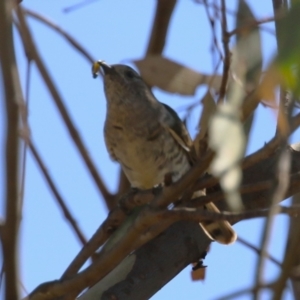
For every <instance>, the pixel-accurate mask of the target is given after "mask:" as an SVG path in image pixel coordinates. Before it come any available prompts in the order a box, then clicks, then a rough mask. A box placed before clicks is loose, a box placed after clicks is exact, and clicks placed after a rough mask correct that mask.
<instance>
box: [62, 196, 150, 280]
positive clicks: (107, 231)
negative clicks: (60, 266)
mask: <svg viewBox="0 0 300 300" xmlns="http://www.w3.org/2000/svg"><path fill="white" fill-rule="evenodd" d="M153 198H154V195H153V193H152V191H140V192H139V193H129V194H127V195H125V196H124V197H122V198H121V199H120V200H119V203H120V205H121V206H122V208H121V207H116V208H114V209H113V210H112V211H111V212H110V213H109V215H108V216H107V218H106V220H105V221H104V222H103V223H102V224H101V225H100V226H99V228H98V229H97V231H96V232H95V233H94V235H93V236H92V238H91V239H90V240H89V241H88V242H87V244H86V245H85V246H84V247H83V248H82V249H81V250H80V252H79V253H78V254H77V256H76V257H75V258H74V260H73V261H72V262H71V264H70V265H69V266H68V268H67V269H66V271H65V272H64V274H63V275H62V277H61V278H62V279H63V278H67V277H70V276H71V275H74V274H76V273H77V272H78V271H79V269H80V268H81V267H82V266H83V264H84V263H85V262H86V261H87V259H88V258H89V257H90V256H92V255H93V253H95V251H96V250H97V249H98V248H100V247H101V246H102V245H103V244H104V243H105V242H106V241H107V239H108V238H109V237H110V236H111V235H112V233H113V232H115V231H116V229H118V228H119V227H120V225H121V224H122V223H123V221H124V220H125V218H126V213H125V212H130V211H131V210H133V208H134V207H136V206H141V205H143V204H146V203H149V202H150V201H151V200H153Z"/></svg>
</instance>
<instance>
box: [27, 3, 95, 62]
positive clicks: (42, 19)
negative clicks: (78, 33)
mask: <svg viewBox="0 0 300 300" xmlns="http://www.w3.org/2000/svg"><path fill="white" fill-rule="evenodd" d="M23 12H24V14H26V15H28V16H30V17H32V18H34V19H36V20H38V21H40V22H42V23H43V24H45V25H46V26H48V27H50V28H51V29H53V30H55V31H56V32H58V33H59V34H60V35H61V36H62V37H63V38H65V39H66V40H67V42H69V43H70V44H71V45H72V46H73V47H74V48H75V49H76V50H77V51H78V52H79V53H81V54H82V56H83V57H85V58H86V59H87V61H88V63H90V64H92V63H93V62H95V59H94V58H93V57H92V55H91V54H90V53H89V52H88V50H87V49H85V48H84V47H83V46H82V45H81V44H80V43H79V42H78V41H76V39H75V38H74V37H72V36H71V35H70V34H69V33H68V32H66V31H64V30H63V29H62V28H61V27H59V26H58V25H57V24H55V23H54V22H52V21H51V20H49V19H48V18H46V17H44V16H43V15H41V14H39V13H37V12H35V11H33V10H30V9H23Z"/></svg>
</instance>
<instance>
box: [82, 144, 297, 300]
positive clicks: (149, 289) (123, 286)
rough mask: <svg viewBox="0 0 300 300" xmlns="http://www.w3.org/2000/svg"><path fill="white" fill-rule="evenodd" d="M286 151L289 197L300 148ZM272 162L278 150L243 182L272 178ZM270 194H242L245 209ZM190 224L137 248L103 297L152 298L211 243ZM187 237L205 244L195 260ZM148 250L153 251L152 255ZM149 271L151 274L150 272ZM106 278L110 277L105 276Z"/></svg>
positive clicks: (266, 199)
mask: <svg viewBox="0 0 300 300" xmlns="http://www.w3.org/2000/svg"><path fill="white" fill-rule="evenodd" d="M287 151H290V152H291V154H292V166H293V168H292V174H293V175H292V177H291V181H290V187H289V190H288V192H287V193H286V195H285V197H289V196H290V195H292V194H294V193H296V192H297V191H298V192H299V191H300V152H297V151H295V150H293V149H291V148H288V149H287ZM273 165H276V154H274V153H273V154H272V156H270V157H268V158H267V159H264V160H262V161H261V162H259V163H257V164H256V165H255V166H253V167H251V168H249V169H248V170H246V171H245V173H244V185H247V184H252V183H254V182H257V181H261V182H267V181H269V180H270V178H271V175H272V174H274V167H273ZM269 198H270V197H269V193H268V189H266V190H264V192H262V191H257V192H254V193H249V194H244V195H242V199H243V204H244V206H245V209H249V208H250V209H253V210H255V209H256V210H257V209H259V208H267V207H268V205H269V203H270V199H269ZM218 204H221V205H219V207H220V208H221V209H227V208H226V204H225V203H224V202H219V203H218ZM188 224H191V223H189V222H180V223H178V226H177V223H176V224H174V225H172V226H171V227H170V228H169V229H168V230H167V231H165V232H164V233H163V234H162V235H160V236H159V237H158V238H156V239H155V240H153V241H151V242H150V243H148V244H147V245H144V246H143V247H141V248H140V249H139V250H137V251H136V252H134V255H136V262H135V263H134V266H133V267H132V268H130V270H129V271H130V272H129V271H127V273H126V274H127V276H126V278H125V279H124V278H122V279H120V280H118V282H117V283H115V282H114V283H112V284H111V285H110V286H111V287H110V288H109V289H105V288H102V293H103V294H102V293H101V295H102V296H101V299H111V297H112V296H114V297H116V298H122V299H126V300H129V299H130V300H131V299H136V297H137V295H139V293H140V294H141V295H143V297H142V298H145V299H149V298H150V297H151V296H152V295H153V294H154V293H155V292H156V291H157V290H159V289H160V288H161V287H162V286H163V285H164V284H165V283H166V282H168V281H169V280H171V279H172V278H173V277H174V276H175V275H177V273H179V272H180V271H181V270H182V269H183V268H184V267H186V266H187V265H188V264H190V263H191V262H195V261H197V260H198V259H199V258H200V257H201V254H203V252H204V251H205V250H206V248H207V247H208V245H209V243H210V241H209V240H208V238H207V237H206V236H205V234H204V233H203V232H201V231H199V226H197V224H194V225H195V227H193V228H192V229H191V230H192V232H190V233H189V234H192V233H194V232H193V231H195V230H196V231H197V234H196V236H191V235H189V234H187V232H186V227H185V226H189V225H188ZM175 228H176V229H175ZM185 237H186V238H187V239H190V241H191V243H193V242H194V243H196V241H197V240H198V239H199V240H201V243H202V246H201V248H200V249H199V252H198V254H199V256H198V257H197V258H196V259H195V257H193V260H186V257H185V255H186V254H185V252H184V249H185V246H186V244H185V243H183V244H178V243H177V241H178V239H181V238H185ZM164 240H166V241H167V243H164ZM190 249H193V247H190ZM193 250H194V249H193ZM149 253H151V257H149ZM173 253H174V256H173V255H172V254H173ZM200 253H201V254H200ZM181 262H182V264H181ZM118 268H120V269H119V272H124V270H126V267H125V266H123V265H122V264H121V265H120V266H119V267H118ZM158 270H159V271H158ZM125 272H126V271H125ZM141 274H142V275H141ZM147 274H149V276H148V275H147ZM140 276H143V280H141V277H140ZM106 280H108V279H107V278H106ZM100 282H101V281H100ZM95 289H96V287H95V288H94V287H93V288H92V289H91V292H93V293H96V291H95ZM103 290H105V292H103ZM99 298H100V296H99ZM86 299H88V298H82V300H86ZM80 300H81V299H80Z"/></svg>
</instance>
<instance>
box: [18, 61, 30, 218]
mask: <svg viewBox="0 0 300 300" xmlns="http://www.w3.org/2000/svg"><path fill="white" fill-rule="evenodd" d="M30 75H31V60H30V59H29V58H28V59H27V72H26V87H25V101H24V104H23V105H22V107H19V110H20V112H21V120H22V126H23V128H22V135H23V136H24V137H25V141H24V142H23V145H22V146H23V149H22V156H21V161H22V166H21V184H20V212H21V213H22V211H23V205H24V191H25V176H26V160H27V155H26V153H27V143H26V140H28V139H29V138H30V128H29V125H28V119H27V118H28V105H29V89H30V78H31V76H30Z"/></svg>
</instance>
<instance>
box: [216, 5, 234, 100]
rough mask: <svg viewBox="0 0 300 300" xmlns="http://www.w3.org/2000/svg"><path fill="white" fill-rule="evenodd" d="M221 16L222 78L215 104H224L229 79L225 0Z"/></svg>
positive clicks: (229, 54) (229, 55) (229, 56)
mask: <svg viewBox="0 0 300 300" xmlns="http://www.w3.org/2000/svg"><path fill="white" fill-rule="evenodd" d="M221 15H222V42H223V48H224V60H223V76H222V82H221V87H220V93H219V98H218V101H217V103H222V102H224V98H225V94H226V89H227V82H228V78H229V70H230V58H231V53H230V50H229V35H228V31H227V17H226V4H225V0H221Z"/></svg>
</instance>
